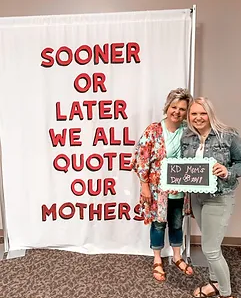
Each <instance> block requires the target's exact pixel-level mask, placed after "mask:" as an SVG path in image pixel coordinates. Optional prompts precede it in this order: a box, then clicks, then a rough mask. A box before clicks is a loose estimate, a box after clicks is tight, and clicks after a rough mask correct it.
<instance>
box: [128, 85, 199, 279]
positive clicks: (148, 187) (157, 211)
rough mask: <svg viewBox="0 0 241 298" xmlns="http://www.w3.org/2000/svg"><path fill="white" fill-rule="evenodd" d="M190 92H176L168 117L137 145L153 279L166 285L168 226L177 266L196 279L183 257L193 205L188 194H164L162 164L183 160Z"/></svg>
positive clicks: (170, 99) (134, 163)
mask: <svg viewBox="0 0 241 298" xmlns="http://www.w3.org/2000/svg"><path fill="white" fill-rule="evenodd" d="M191 99H192V97H191V95H190V93H189V92H188V91H187V90H186V89H182V88H178V89H175V90H172V91H171V92H170V93H169V95H168V96H167V100H166V104H165V107H164V114H165V115H166V117H165V118H164V119H163V120H162V121H161V122H159V123H152V124H150V125H149V126H148V127H147V128H146V130H145V131H144V133H143V135H142V136H141V138H140V140H139V141H138V143H137V146H136V150H135V155H134V159H133V161H132V166H133V169H134V171H135V172H136V173H137V175H138V177H139V179H140V185H141V187H140V205H141V213H142V214H143V215H144V223H145V224H150V225H151V227H150V247H151V248H152V249H153V253H154V265H153V276H154V278H155V279H156V280H158V281H164V280H165V279H166V274H165V271H164V269H163V265H162V260H161V249H162V248H163V247H164V236H165V229H166V224H167V223H168V231H169V242H170V245H171V246H172V249H173V263H174V264H175V265H176V266H177V267H178V269H180V270H181V271H182V272H183V273H184V274H185V275H186V276H189V277H190V276H192V275H193V270H192V268H191V267H190V266H189V265H188V264H186V263H185V261H184V260H183V259H182V257H181V246H182V241H183V231H182V223H183V210H185V211H184V212H185V213H188V212H189V211H190V210H189V204H188V203H189V202H188V200H187V198H186V197H185V196H184V193H177V192H169V193H167V192H164V191H162V189H161V183H160V174H161V162H162V160H163V158H165V157H177V158H178V157H180V151H181V148H180V139H181V136H182V134H183V130H184V128H185V124H184V123H183V120H185V119H186V114H187V108H188V105H189V101H190V100H191Z"/></svg>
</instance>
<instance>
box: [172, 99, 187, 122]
mask: <svg viewBox="0 0 241 298" xmlns="http://www.w3.org/2000/svg"><path fill="white" fill-rule="evenodd" d="M186 115H187V101H186V100H178V101H174V102H172V103H171V104H170V106H169V108H168V110H167V119H168V120H169V121H171V122H173V123H176V124H180V123H181V122H182V121H183V120H184V119H185V118H186Z"/></svg>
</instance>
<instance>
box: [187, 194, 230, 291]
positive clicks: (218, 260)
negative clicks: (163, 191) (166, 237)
mask: <svg viewBox="0 0 241 298" xmlns="http://www.w3.org/2000/svg"><path fill="white" fill-rule="evenodd" d="M234 202H235V198H234V192H231V193H229V194H226V195H222V196H216V197H212V196H210V194H191V203H192V210H193V214H194V216H195V219H196V221H197V224H198V225H199V228H200V230H201V232H202V251H203V253H204V255H205V256H206V258H207V261H208V265H209V278H210V279H211V280H213V281H217V282H218V284H219V292H220V295H221V296H229V295H231V285H230V273H229V268H228V265H227V262H226V260H225V259H224V257H223V255H222V251H221V243H222V241H223V238H224V236H225V233H226V230H227V226H228V221H229V218H230V216H231V214H232V212H233V209H234Z"/></svg>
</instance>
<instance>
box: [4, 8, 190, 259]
mask: <svg viewBox="0 0 241 298" xmlns="http://www.w3.org/2000/svg"><path fill="white" fill-rule="evenodd" d="M190 33H191V17H190V11H189V9H187V10H169V11H152V12H133V13H115V14H91V15H64V16H43V17H26V18H2V19H0V57H1V59H0V137H1V143H2V168H3V187H4V197H5V209H6V210H5V211H6V221H7V230H8V235H9V242H10V249H11V250H15V249H23V248H29V247H55V248H63V249H66V250H73V251H78V252H83V253H128V254H150V253H151V251H150V249H149V227H148V226H144V224H143V222H142V221H141V220H140V219H141V218H140V216H139V215H138V213H137V210H135V206H136V205H137V203H138V200H139V183H138V179H137V177H136V175H135V174H134V173H133V172H130V171H129V163H130V160H131V153H133V151H134V143H135V141H137V140H138V138H139V136H140V135H141V133H142V132H143V130H144V129H145V127H146V126H147V125H148V124H150V123H151V122H153V121H159V120H160V119H161V118H162V108H163V105H164V101H165V98H166V96H167V94H168V92H169V91H170V90H171V89H174V88H177V87H187V86H188V74H189V55H190ZM101 49H102V51H103V50H105V53H104V54H103V55H102V56H103V57H102V59H98V57H99V56H98V51H99V52H100V51H101ZM83 74H84V75H83ZM83 76H84V77H85V78H86V79H79V78H80V77H83ZM86 82H88V84H89V85H88V86H87V87H86V88H85V85H86ZM57 135H59V136H57ZM93 154H95V155H93ZM98 166H99V167H98ZM98 179H99V180H98ZM88 181H89V182H88ZM97 190H99V191H97Z"/></svg>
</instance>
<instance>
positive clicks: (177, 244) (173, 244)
mask: <svg viewBox="0 0 241 298" xmlns="http://www.w3.org/2000/svg"><path fill="white" fill-rule="evenodd" d="M170 245H171V247H181V246H182V243H170Z"/></svg>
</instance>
